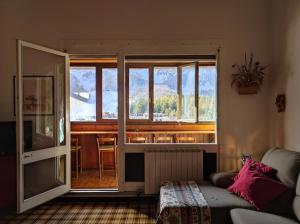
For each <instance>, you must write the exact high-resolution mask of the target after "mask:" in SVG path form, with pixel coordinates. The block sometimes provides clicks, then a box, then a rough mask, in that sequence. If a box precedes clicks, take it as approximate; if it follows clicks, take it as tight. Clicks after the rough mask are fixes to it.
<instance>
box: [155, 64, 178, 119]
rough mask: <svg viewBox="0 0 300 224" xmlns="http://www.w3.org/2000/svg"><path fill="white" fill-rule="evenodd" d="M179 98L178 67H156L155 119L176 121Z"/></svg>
mask: <svg viewBox="0 0 300 224" xmlns="http://www.w3.org/2000/svg"><path fill="white" fill-rule="evenodd" d="M177 100H178V94H177V67H155V68H154V114H153V119H154V121H176V120H177V117H176V116H177Z"/></svg>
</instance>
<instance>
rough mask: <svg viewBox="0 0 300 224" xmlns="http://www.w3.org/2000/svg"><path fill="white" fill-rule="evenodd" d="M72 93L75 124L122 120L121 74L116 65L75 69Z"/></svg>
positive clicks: (71, 80)
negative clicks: (120, 109)
mask: <svg viewBox="0 0 300 224" xmlns="http://www.w3.org/2000/svg"><path fill="white" fill-rule="evenodd" d="M70 90H71V93H70V96H71V99H70V115H71V121H72V122H97V121H104V120H113V119H114V120H115V119H117V118H118V70H117V68H116V66H115V65H108V66H106V65H102V64H94V65H92V66H85V65H72V66H71V68H70Z"/></svg>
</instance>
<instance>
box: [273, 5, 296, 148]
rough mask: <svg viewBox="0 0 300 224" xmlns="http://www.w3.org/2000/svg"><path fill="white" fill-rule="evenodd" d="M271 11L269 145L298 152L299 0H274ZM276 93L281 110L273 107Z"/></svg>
mask: <svg viewBox="0 0 300 224" xmlns="http://www.w3.org/2000/svg"><path fill="white" fill-rule="evenodd" d="M272 10H273V11H272V15H273V16H272V26H271V27H272V31H271V38H270V39H271V43H272V47H271V50H272V51H271V55H272V58H271V60H272V68H273V69H272V73H273V74H272V77H273V78H272V82H271V89H272V91H271V95H270V115H271V116H270V118H271V119H270V144H271V145H277V146H283V147H285V148H288V149H291V150H296V151H299V152H300V116H299V115H300V97H299V96H300V87H299V84H300V1H298V0H289V1H282V0H281V1H280V0H276V1H274V4H273V9H272ZM279 93H285V94H286V100H287V107H286V111H285V112H284V113H277V112H276V108H275V106H274V102H275V98H276V95H277V94H279Z"/></svg>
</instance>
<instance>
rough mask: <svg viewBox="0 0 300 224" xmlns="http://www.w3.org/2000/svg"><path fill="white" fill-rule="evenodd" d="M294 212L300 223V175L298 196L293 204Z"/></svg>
mask: <svg viewBox="0 0 300 224" xmlns="http://www.w3.org/2000/svg"><path fill="white" fill-rule="evenodd" d="M293 210H294V213H295V215H296V217H297V219H298V221H300V174H299V177H298V183H297V187H296V196H295V199H294V202H293Z"/></svg>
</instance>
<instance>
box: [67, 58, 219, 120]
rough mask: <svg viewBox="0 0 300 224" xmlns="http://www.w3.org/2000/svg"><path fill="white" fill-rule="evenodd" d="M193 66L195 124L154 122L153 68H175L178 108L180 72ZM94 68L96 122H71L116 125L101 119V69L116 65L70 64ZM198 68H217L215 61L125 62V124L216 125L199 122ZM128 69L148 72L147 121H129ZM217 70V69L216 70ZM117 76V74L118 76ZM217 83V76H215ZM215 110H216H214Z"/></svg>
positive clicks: (115, 64) (180, 95) (115, 65)
mask: <svg viewBox="0 0 300 224" xmlns="http://www.w3.org/2000/svg"><path fill="white" fill-rule="evenodd" d="M192 64H194V65H195V107H196V116H195V122H185V121H155V120H154V68H155V67H177V94H178V108H180V105H181V98H182V92H181V89H182V86H181V81H182V73H181V72H182V71H181V68H182V67H184V66H189V65H192ZM76 66H77V67H96V121H71V123H76V124H79V125H80V124H116V123H118V119H103V118H102V69H103V68H116V69H118V67H117V63H71V64H70V68H71V67H76ZM199 66H215V67H217V61H216V60H214V61H211V62H210V61H209V62H201V61H196V62H185V63H170V62H168V63H161V62H149V63H148V62H147V63H139V62H127V63H125V93H126V102H125V104H126V107H125V108H126V123H127V124H129V125H143V124H145V125H164V124H165V125H199V124H201V125H210V124H216V122H217V119H218V118H216V121H199V95H198V93H199V76H200V73H199ZM130 68H146V69H148V70H149V87H148V88H149V116H148V119H129V69H130ZM216 69H218V68H216ZM118 75H119V74H118ZM216 80H217V82H218V74H217V79H216ZM217 86H218V83H216V98H217V95H218V90H217ZM180 110H181V108H180ZM216 110H217V108H216Z"/></svg>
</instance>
